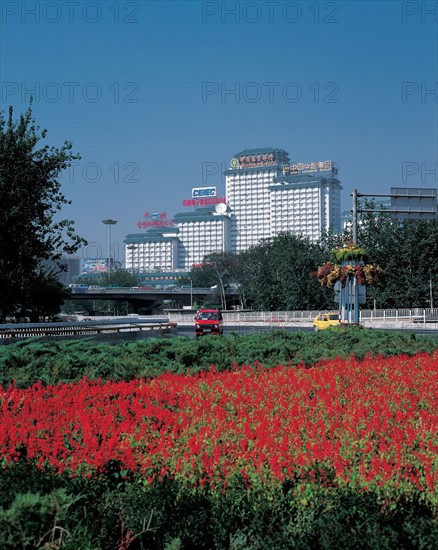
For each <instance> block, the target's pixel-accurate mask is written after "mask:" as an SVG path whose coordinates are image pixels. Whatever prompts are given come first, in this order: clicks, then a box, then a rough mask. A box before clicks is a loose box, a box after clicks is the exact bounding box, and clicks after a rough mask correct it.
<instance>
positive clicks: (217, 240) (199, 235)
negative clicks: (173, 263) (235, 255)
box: [173, 203, 230, 270]
mask: <svg viewBox="0 0 438 550" xmlns="http://www.w3.org/2000/svg"><path fill="white" fill-rule="evenodd" d="M218 206H219V205H218ZM221 206H222V208H220V207H219V208H216V209H215V208H214V207H210V208H208V207H207V208H197V209H196V210H195V211H194V212H184V213H181V214H176V215H175V216H174V218H173V222H174V224H175V225H176V226H177V227H178V238H179V255H178V267H179V268H180V269H186V270H190V269H191V268H192V266H193V265H196V264H200V263H201V262H202V260H203V258H204V256H206V255H207V254H211V253H212V252H229V251H230V216H229V214H227V212H226V210H227V208H226V206H225V205H224V204H223V203H222V205H221Z"/></svg>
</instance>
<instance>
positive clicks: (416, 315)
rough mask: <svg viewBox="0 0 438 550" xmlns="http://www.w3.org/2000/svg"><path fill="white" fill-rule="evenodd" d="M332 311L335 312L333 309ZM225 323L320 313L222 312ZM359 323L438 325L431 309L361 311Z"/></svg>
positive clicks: (188, 319)
mask: <svg viewBox="0 0 438 550" xmlns="http://www.w3.org/2000/svg"><path fill="white" fill-rule="evenodd" d="M333 311H336V309H335V308H333ZM222 313H223V316H224V321H225V322H235V323H270V322H271V323H313V320H314V319H315V317H316V316H317V315H318V313H320V311H316V310H309V311H223V312H222ZM194 314H195V311H194V310H193V311H190V310H188V311H184V312H183V311H181V312H177V311H175V310H173V311H172V312H169V319H171V320H172V321H175V322H178V323H184V322H185V323H189V324H190V323H192V322H193V316H194ZM360 322H361V323H366V324H367V325H370V324H373V323H424V324H425V323H438V308H433V309H422V308H412V309H375V310H373V309H363V310H361V311H360Z"/></svg>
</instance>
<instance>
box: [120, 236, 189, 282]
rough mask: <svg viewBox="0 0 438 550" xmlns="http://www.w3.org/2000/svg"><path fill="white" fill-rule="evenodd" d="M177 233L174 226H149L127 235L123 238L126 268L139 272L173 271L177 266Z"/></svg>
mask: <svg viewBox="0 0 438 550" xmlns="http://www.w3.org/2000/svg"><path fill="white" fill-rule="evenodd" d="M177 233H178V230H177V229H176V228H169V229H168V230H167V229H163V230H158V229H155V228H151V229H149V230H148V231H146V232H145V233H132V234H129V235H127V236H126V239H125V240H124V243H125V266H126V268H127V269H129V270H131V271H133V272H134V271H135V272H139V273H144V272H147V271H154V270H157V269H159V270H162V271H173V270H174V269H175V268H177V267H178V252H179V239H178V236H177Z"/></svg>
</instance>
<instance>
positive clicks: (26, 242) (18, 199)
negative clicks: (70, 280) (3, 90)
mask: <svg viewBox="0 0 438 550" xmlns="http://www.w3.org/2000/svg"><path fill="white" fill-rule="evenodd" d="M46 134H47V130H40V128H39V126H36V125H35V120H34V118H33V116H32V111H31V107H30V106H29V108H28V110H27V111H26V113H24V114H21V115H20V117H19V119H18V120H14V118H13V110H12V107H10V109H9V115H8V116H7V117H5V116H4V113H3V112H2V113H0V199H1V204H2V208H1V211H0V316H1V317H3V318H4V317H6V316H8V315H14V314H16V313H19V314H21V315H23V314H26V315H30V316H31V317H33V318H37V317H38V316H39V315H46V314H47V315H51V314H52V313H53V312H54V311H55V310H56V309H58V310H59V306H60V305H61V303H62V301H63V300H64V297H65V295H64V291H63V289H62V286H61V285H59V283H57V281H56V277H55V274H54V273H53V272H50V271H47V269H46V268H44V263H43V262H44V260H54V261H55V262H57V263H58V266H59V269H60V270H62V269H65V268H63V266H62V262H61V261H60V259H61V255H62V254H64V253H65V254H73V253H75V252H76V251H77V250H78V249H79V247H80V246H81V245H83V244H86V241H85V240H84V239H82V238H81V237H79V236H77V235H76V233H75V229H74V222H73V221H72V220H67V219H61V220H58V219H57V215H58V213H59V211H60V210H61V208H62V207H63V206H64V205H66V204H70V202H71V201H69V200H67V199H66V197H65V196H64V195H63V193H62V192H61V183H60V181H59V176H60V174H61V172H62V171H63V170H65V169H66V168H68V166H69V165H70V164H71V161H72V160H74V159H79V158H80V157H79V155H75V154H73V153H72V152H71V149H72V144H71V143H70V142H68V141H66V142H65V143H64V145H63V146H62V147H61V148H60V149H58V148H56V147H54V146H49V145H47V144H46V145H43V146H40V144H39V142H40V141H41V140H44V139H45V138H46ZM45 296H46V297H48V296H50V299H47V300H45V299H44V297H45ZM25 312H26V313H25Z"/></svg>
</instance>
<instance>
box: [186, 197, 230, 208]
mask: <svg viewBox="0 0 438 550" xmlns="http://www.w3.org/2000/svg"><path fill="white" fill-rule="evenodd" d="M221 202H223V203H226V197H209V198H207V199H187V200H185V201H183V206H210V205H212V204H219V203H221Z"/></svg>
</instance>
